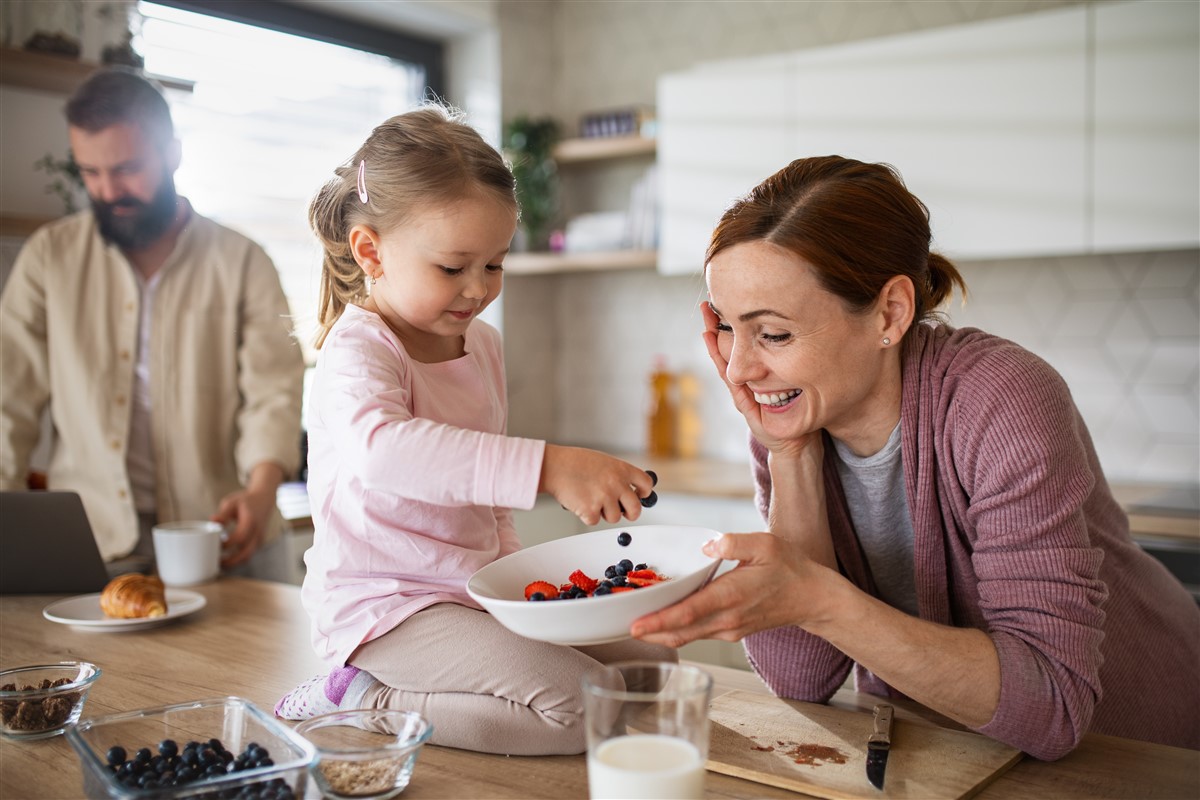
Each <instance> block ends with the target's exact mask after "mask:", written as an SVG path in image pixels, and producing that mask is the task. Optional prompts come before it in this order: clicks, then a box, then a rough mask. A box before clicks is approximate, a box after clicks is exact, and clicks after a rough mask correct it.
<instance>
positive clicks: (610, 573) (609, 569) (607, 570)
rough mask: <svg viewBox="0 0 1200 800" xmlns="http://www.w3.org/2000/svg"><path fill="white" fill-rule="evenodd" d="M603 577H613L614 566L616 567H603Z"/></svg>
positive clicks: (615, 570)
mask: <svg viewBox="0 0 1200 800" xmlns="http://www.w3.org/2000/svg"><path fill="white" fill-rule="evenodd" d="M604 577H606V578H615V577H617V568H616V567H614V566H610V567H605V569H604Z"/></svg>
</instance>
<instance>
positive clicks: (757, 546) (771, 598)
mask: <svg viewBox="0 0 1200 800" xmlns="http://www.w3.org/2000/svg"><path fill="white" fill-rule="evenodd" d="M704 552H705V553H706V554H707V555H709V556H713V557H717V558H723V559H726V560H730V561H738V562H740V563H739V564H738V566H737V567H735V568H734V569H733V570H731V571H729V572H727V573H726V574H724V575H722V576H721V577H719V578H717V579H716V580H714V581H713V582H712V583H710V584H708V585H707V586H705V587H704V588H702V589H700V591H698V592H696V593H695V594H693V595H691V596H690V597H688V598H686V599H684V600H681V601H680V602H678V603H676V604H675V605H673V606H670V607H668V608H665V609H663V610H662V611H658V612H655V613H653V614H647V615H646V616H644V617H641V618H640V619H637V620H635V621H634V623H633V627H632V628H631V633H632V634H633V636H634V637H635V638H638V639H641V640H643V641H647V642H654V643H656V644H665V645H667V646H669V647H680V646H682V645H685V644H687V643H688V642H693V641H696V640H697V639H723V640H725V641H731V642H734V641H738V640H739V639H741V638H743V637H745V636H747V635H749V634H751V633H757V632H758V631H763V630H767V629H769V628H777V627H779V626H781V625H800V626H802V627H803V626H804V625H806V624H808V623H809V622H811V621H813V620H816V619H820V618H822V617H823V616H824V611H823V608H822V599H823V597H824V596H825V595H826V594H827V593H826V592H824V591H822V588H821V587H823V586H826V585H828V584H827V582H828V581H830V580H843V579H842V578H841V576H840V575H838V574H837V573H836V572H834V571H833V570H830V569H826V568H825V567H822V566H820V565H819V564H817V563H816V562H814V561H813V560H812V559H810V558H808V557H807V556H805V555H804V551H803V548H802V547H800V546H799V545H798V544H796V543H793V542H789V541H788V540H786V539H783V538H781V537H779V536H776V535H774V534H771V533H726V534H724V535H722V536H720V537H719V538H717V539H714V540H712V541H711V542H708V543H706V544H705V545H704Z"/></svg>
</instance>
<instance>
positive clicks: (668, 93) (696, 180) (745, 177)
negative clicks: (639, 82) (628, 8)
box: [658, 56, 795, 273]
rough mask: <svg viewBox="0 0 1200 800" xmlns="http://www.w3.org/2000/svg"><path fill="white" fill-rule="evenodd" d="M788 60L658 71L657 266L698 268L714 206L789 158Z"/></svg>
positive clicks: (717, 212) (718, 210) (722, 205)
mask: <svg viewBox="0 0 1200 800" xmlns="http://www.w3.org/2000/svg"><path fill="white" fill-rule="evenodd" d="M794 62H795V58H794V57H792V56H782V57H779V56H776V57H771V58H759V59H747V60H743V61H738V62H734V63H732V64H729V65H708V66H704V67H699V68H697V69H696V70H695V71H694V72H687V73H674V74H667V75H664V76H663V77H662V78H660V79H659V84H658V119H659V121H660V122H659V129H658V170H659V192H660V193H661V203H662V205H661V210H662V213H663V215H664V216H663V218H662V221H661V227H660V230H659V248H658V251H659V252H658V268H659V270H660V271H662V272H669V273H686V272H698V271H700V270H701V269H702V268H703V266H704V252H705V250H706V249H707V247H708V239H709V236H710V235H711V234H712V231H713V227H714V226H715V225H716V222H717V220H718V219H719V218H720V216H721V214H722V212H724V211H725V209H726V208H727V207H728V206H729V205H730V203H732V202H733V201H734V200H736V199H737V198H739V197H741V196H742V195H744V194H745V193H746V192H748V191H749V190H750V189H752V188H753V187H754V185H755V184H756V183H758V182H759V181H760V180H762V179H763V178H765V177H767V176H768V175H770V174H771V173H773V172H775V171H776V170H778V169H779V168H780V167H782V166H783V165H785V164H787V163H788V161H790V160H791V159H793V158H795V155H794V147H793V143H794V140H795V131H794V127H793V126H794V119H795V113H794V110H793V108H792V105H791V103H790V102H788V98H790V97H792V96H793V95H794ZM663 120H670V124H667V125H663V124H662V121H663Z"/></svg>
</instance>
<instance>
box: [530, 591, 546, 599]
mask: <svg viewBox="0 0 1200 800" xmlns="http://www.w3.org/2000/svg"><path fill="white" fill-rule="evenodd" d="M529 599H530V600H531V601H537V600H545V599H546V595H544V594H542V593H541V592H534V593H533V594H531V595H529Z"/></svg>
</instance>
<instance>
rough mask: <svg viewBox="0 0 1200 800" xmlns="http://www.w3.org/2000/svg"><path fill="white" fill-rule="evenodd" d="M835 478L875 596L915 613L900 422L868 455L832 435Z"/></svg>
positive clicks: (911, 532) (911, 538)
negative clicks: (875, 592) (873, 451)
mask: <svg viewBox="0 0 1200 800" xmlns="http://www.w3.org/2000/svg"><path fill="white" fill-rule="evenodd" d="M833 447H834V450H835V451H836V452H837V470H838V476H839V477H840V478H841V480H842V491H843V492H844V493H845V495H846V505H847V506H848V507H849V509H850V521H851V522H852V523H853V524H854V530H855V532H856V533H857V534H858V541H859V544H860V545H861V546H862V549H863V555H865V556H866V559H867V564H868V565H870V567H871V576H872V577H873V578H874V579H875V586H876V588H878V589H879V596H880V597H881V598H883V600H884V601H885V602H887V603H888V604H889V605H892V606H895V607H896V608H898V609H900V610H901V611H905V612H907V613H909V614H912V615H913V616H917V592H916V586H915V583H914V581H913V528H912V517H911V516H909V513H908V497H907V495H906V494H905V492H904V462H903V460H902V459H901V453H900V423H896V427H895V429H894V430H893V431H892V435H891V436H889V437H888V440H887V444H885V445H884V446H883V449H882V450H880V451H879V452H878V453H875V454H874V455H869V456H865V457H859V456H856V455H855V454H854V453H853V452H851V451H850V448H849V447H847V446H846V445H845V444H843V443H842V442H839V441H838V440H837V439H833Z"/></svg>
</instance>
